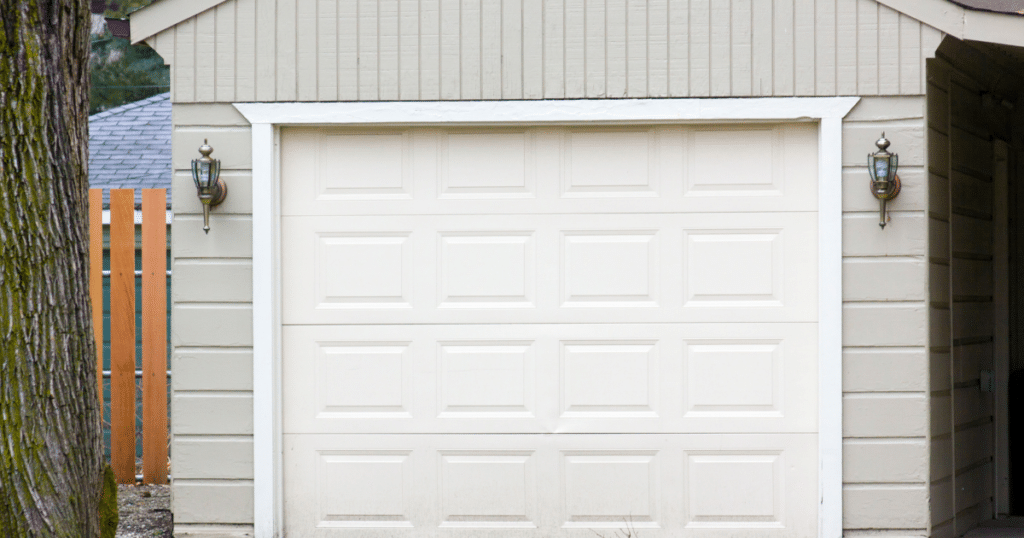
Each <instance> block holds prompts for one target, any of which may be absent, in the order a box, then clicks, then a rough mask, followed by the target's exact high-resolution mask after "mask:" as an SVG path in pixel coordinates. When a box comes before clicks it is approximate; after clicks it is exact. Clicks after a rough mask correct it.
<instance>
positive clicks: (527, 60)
mask: <svg viewBox="0 0 1024 538" xmlns="http://www.w3.org/2000/svg"><path fill="white" fill-rule="evenodd" d="M545 3H546V2H545V1H544V0H523V12H522V17H523V18H522V24H523V44H522V46H523V57H522V63H521V65H520V66H519V83H520V84H522V87H523V98H525V99H542V98H544V77H543V76H533V77H527V76H526V73H543V72H544V4H545ZM509 94H510V95H511V94H514V91H513V90H512V89H511V88H510V89H509Z"/></svg>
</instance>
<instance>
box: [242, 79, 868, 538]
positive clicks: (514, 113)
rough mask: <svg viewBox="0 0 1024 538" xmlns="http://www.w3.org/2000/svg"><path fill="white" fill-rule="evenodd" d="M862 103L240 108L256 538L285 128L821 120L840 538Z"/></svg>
mask: <svg viewBox="0 0 1024 538" xmlns="http://www.w3.org/2000/svg"><path fill="white" fill-rule="evenodd" d="M858 101H859V98H857V97H808V98H800V97H795V98H753V99H629V100H610V99H609V100H550V101H474V102H443V101H441V102H402V103H395V102H388V103H235V104H234V106H235V108H236V109H238V111H239V112H240V113H241V114H242V115H243V116H244V117H245V118H246V119H247V120H248V121H249V122H250V123H251V124H252V167H253V170H252V182H253V187H252V193H253V194H252V196H253V200H252V202H253V210H252V211H253V215H252V219H253V464H254V476H253V478H254V480H253V492H254V499H253V501H254V512H253V513H254V515H255V521H254V527H255V528H254V530H255V535H256V538H275V537H278V536H281V532H282V530H281V529H282V523H283V519H284V518H283V498H282V497H283V494H282V485H283V481H282V459H283V458H282V449H281V444H282V433H281V431H282V430H281V416H282V413H281V375H280V374H281V366H280V357H281V338H280V334H281V317H280V312H281V305H280V275H281V273H280V255H279V254H280V234H279V222H280V207H279V200H280V196H279V184H280V165H279V163H280V155H279V153H280V127H282V126H288V125H332V126H335V125H348V126H355V125H381V124H389V125H406V126H408V125H429V124H435V125H439V124H443V125H457V124H461V125H503V124H504V125H507V124H512V123H527V124H552V123H557V124H579V123H587V124H596V123H601V124H622V123H628V124H638V123H647V124H650V123H688V122H701V123H727V122H739V121H747V122H749V121H779V122H792V121H817V122H818V124H819V129H818V230H819V234H818V253H819V258H818V274H819V279H818V282H819V284H818V286H819V289H818V338H819V339H818V342H819V360H820V362H819V379H818V389H819V390H818V397H819V416H818V421H819V430H818V432H819V433H818V436H819V437H818V439H819V443H818V492H819V495H818V498H819V500H820V502H819V507H818V536H820V537H823V538H826V537H827V538H839V537H840V536H842V246H841V245H842V121H843V118H844V117H845V116H846V114H847V113H849V111H850V110H851V109H852V108H853V107H854V105H856V104H857V102H858Z"/></svg>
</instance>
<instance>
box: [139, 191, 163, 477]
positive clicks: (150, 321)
mask: <svg viewBox="0 0 1024 538" xmlns="http://www.w3.org/2000/svg"><path fill="white" fill-rule="evenodd" d="M166 208H167V191H165V190H164V189H143V190H142V481H143V482H144V483H146V484H166V483H167V220H166V219H167V217H166V215H167V213H166V210H167V209H166Z"/></svg>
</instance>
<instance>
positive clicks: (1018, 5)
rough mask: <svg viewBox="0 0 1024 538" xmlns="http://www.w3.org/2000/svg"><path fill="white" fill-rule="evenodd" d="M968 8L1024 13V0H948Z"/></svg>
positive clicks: (1016, 13)
mask: <svg viewBox="0 0 1024 538" xmlns="http://www.w3.org/2000/svg"><path fill="white" fill-rule="evenodd" d="M950 1H951V2H953V3H954V4H958V5H961V6H963V7H965V8H968V9H979V10H981V11H994V12H996V13H1010V14H1014V15H1024V0H950Z"/></svg>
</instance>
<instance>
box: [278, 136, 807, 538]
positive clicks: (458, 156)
mask: <svg viewBox="0 0 1024 538" xmlns="http://www.w3.org/2000/svg"><path fill="white" fill-rule="evenodd" d="M281 147H282V149H281V154H282V173H281V177H282V188H281V193H282V200H281V207H282V219H281V241H282V249H281V252H282V265H281V274H282V278H283V282H282V295H283V301H282V305H283V312H282V323H283V334H282V341H283V409H284V422H283V432H284V445H283V446H284V498H285V507H284V510H285V515H284V518H285V528H286V532H287V536H289V537H300V536H318V537H331V536H382V537H383V536H464V537H469V536H495V537H497V536H516V537H528V536H546V537H561V536H593V534H592V532H591V531H590V530H589V529H598V532H600V533H603V534H604V535H605V536H611V535H613V534H614V531H615V529H617V528H622V527H624V526H626V525H627V524H628V525H630V526H631V527H633V528H634V529H636V530H637V532H638V533H639V535H640V536H641V537H642V538H649V537H651V538H653V537H661V536H720V537H726V536H728V537H742V536H751V537H753V536H757V537H772V536H778V537H782V536H786V537H805V536H808V537H809V536H814V535H815V534H816V528H817V508H816V496H817V470H816V468H817V463H818V462H817V460H818V456H817V423H818V420H817V408H818V395H817V379H818V376H817V369H818V366H817V365H818V359H817V352H818V344H817V286H818V283H817V281H818V275H817V214H816V209H817V175H816V174H817V128H816V125H813V124H789V125H727V126H722V125H718V126H706V125H705V126H700V125H698V126H693V125H691V126H676V125H673V126H647V127H625V128H624V127H600V128H590V127H588V128H582V127H516V128H472V129H468V128H466V129H464V128H444V129H442V128H409V129H403V128H394V129H365V128H360V129H342V128H302V129H298V128H296V129H284V130H283V131H282V146H281ZM601 529H604V530H601Z"/></svg>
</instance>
